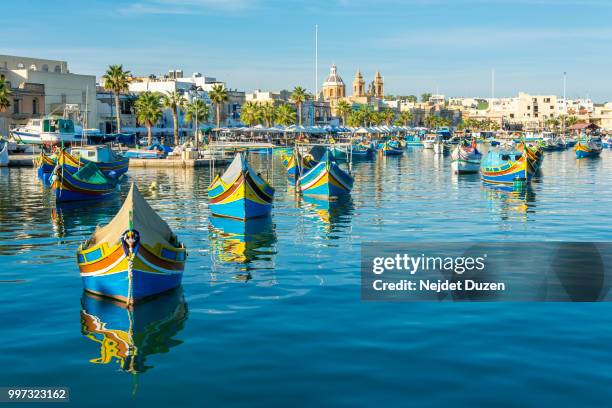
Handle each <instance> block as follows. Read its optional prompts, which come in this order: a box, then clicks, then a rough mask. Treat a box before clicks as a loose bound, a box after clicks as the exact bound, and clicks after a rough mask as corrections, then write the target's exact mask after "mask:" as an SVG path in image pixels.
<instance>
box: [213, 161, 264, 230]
mask: <svg viewBox="0 0 612 408" xmlns="http://www.w3.org/2000/svg"><path fill="white" fill-rule="evenodd" d="M208 197H209V198H210V212H211V213H212V214H214V215H218V216H221V217H230V218H236V219H239V220H246V219H249V218H255V217H262V216H266V215H269V214H270V213H271V211H272V201H273V200H274V188H272V186H271V185H270V184H269V183H268V182H267V181H265V180H263V179H262V178H261V177H260V176H259V175H258V174H257V173H256V172H255V170H253V169H252V168H251V166H249V164H248V162H247V161H246V159H245V158H244V156H243V155H242V153H236V157H234V160H233V161H232V164H230V166H229V167H228V168H227V170H226V171H225V173H223V175H222V176H219V175H217V176H216V177H215V178H214V180H213V181H212V183H211V184H210V187H208Z"/></svg>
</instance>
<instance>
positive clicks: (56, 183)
mask: <svg viewBox="0 0 612 408" xmlns="http://www.w3.org/2000/svg"><path fill="white" fill-rule="evenodd" d="M51 191H52V192H53V194H54V195H55V201H56V202H58V203H61V202H66V201H82V200H102V199H105V198H109V197H112V196H114V195H115V194H116V193H117V182H116V180H113V179H109V178H107V177H106V176H104V174H102V172H101V171H100V169H98V166H96V165H95V164H94V163H88V164H86V165H85V166H83V167H81V169H79V170H78V171H77V172H76V173H74V174H72V173H71V172H70V171H68V170H67V169H66V168H65V166H62V165H59V164H58V165H57V166H56V167H55V170H54V171H53V175H52V176H51Z"/></svg>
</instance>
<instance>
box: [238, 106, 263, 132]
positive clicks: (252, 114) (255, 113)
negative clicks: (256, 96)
mask: <svg viewBox="0 0 612 408" xmlns="http://www.w3.org/2000/svg"><path fill="white" fill-rule="evenodd" d="M258 120H259V106H258V105H257V104H256V103H255V102H246V103H245V104H244V105H242V107H241V108H240V121H241V122H242V123H244V124H245V125H247V126H254V125H256V124H257V121H258Z"/></svg>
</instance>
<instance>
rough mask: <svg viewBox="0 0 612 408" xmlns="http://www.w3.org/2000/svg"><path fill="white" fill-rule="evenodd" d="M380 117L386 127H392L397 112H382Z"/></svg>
mask: <svg viewBox="0 0 612 408" xmlns="http://www.w3.org/2000/svg"><path fill="white" fill-rule="evenodd" d="M380 116H381V118H382V120H383V122H384V123H385V124H386V125H390V124H391V123H392V122H393V119H395V112H393V111H392V110H391V109H385V110H383V111H382V112H380Z"/></svg>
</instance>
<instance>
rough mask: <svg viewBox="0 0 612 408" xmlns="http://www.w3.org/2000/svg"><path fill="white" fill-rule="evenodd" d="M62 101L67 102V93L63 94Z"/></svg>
mask: <svg viewBox="0 0 612 408" xmlns="http://www.w3.org/2000/svg"><path fill="white" fill-rule="evenodd" d="M62 103H66V94H62Z"/></svg>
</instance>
